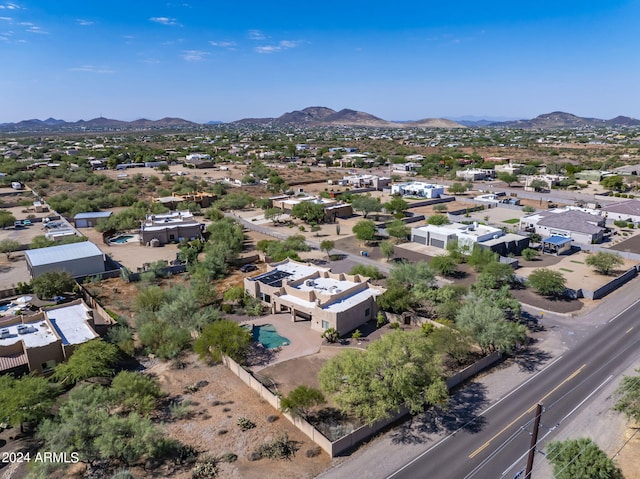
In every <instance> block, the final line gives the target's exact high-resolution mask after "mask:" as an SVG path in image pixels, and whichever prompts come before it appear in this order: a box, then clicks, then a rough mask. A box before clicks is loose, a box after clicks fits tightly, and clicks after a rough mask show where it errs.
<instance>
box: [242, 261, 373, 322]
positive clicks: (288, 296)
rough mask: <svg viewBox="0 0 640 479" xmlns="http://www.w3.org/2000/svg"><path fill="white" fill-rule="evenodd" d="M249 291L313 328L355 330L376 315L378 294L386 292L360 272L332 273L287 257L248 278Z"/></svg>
mask: <svg viewBox="0 0 640 479" xmlns="http://www.w3.org/2000/svg"><path fill="white" fill-rule="evenodd" d="M244 289H245V291H246V292H247V294H249V295H251V296H253V297H254V298H258V299H260V300H262V301H263V302H264V303H266V304H268V305H270V306H271V309H272V311H273V312H274V313H279V312H288V313H289V314H291V320H292V321H310V322H311V329H313V330H316V331H324V330H326V329H328V328H335V329H337V330H338V331H339V332H340V333H341V334H344V333H347V332H349V331H353V330H354V329H356V328H358V327H359V326H361V325H362V324H364V323H366V322H367V321H369V320H371V319H373V318H375V317H376V313H377V311H378V308H377V305H376V297H377V296H378V295H380V294H382V293H383V292H384V290H383V289H381V288H376V287H374V286H372V285H371V284H369V278H367V277H364V276H360V275H348V274H344V273H332V272H331V270H330V269H327V268H318V267H316V266H310V265H307V264H304V263H299V262H297V261H293V260H290V259H286V260H284V261H281V262H279V263H273V264H271V265H269V269H268V271H267V272H266V273H262V274H259V275H257V276H254V277H251V278H245V280H244Z"/></svg>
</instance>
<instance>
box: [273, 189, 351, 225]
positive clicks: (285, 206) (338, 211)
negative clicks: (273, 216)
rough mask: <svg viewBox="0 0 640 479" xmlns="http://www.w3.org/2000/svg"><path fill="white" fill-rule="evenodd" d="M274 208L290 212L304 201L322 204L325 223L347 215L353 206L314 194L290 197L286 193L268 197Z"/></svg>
mask: <svg viewBox="0 0 640 479" xmlns="http://www.w3.org/2000/svg"><path fill="white" fill-rule="evenodd" d="M269 199H270V200H271V204H272V206H273V207H274V208H280V209H282V211H284V212H285V213H291V210H292V209H293V207H294V206H295V205H297V204H299V203H302V202H304V201H308V202H311V203H315V204H320V205H323V206H324V213H325V217H324V220H325V221H326V222H327V223H333V222H334V221H335V220H336V218H342V217H348V216H351V215H352V214H353V208H352V207H351V205H350V204H348V203H343V202H341V201H338V200H334V199H330V198H320V197H316V196H305V197H298V198H296V197H290V196H287V195H281V196H273V197H271V198H269Z"/></svg>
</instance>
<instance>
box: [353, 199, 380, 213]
mask: <svg viewBox="0 0 640 479" xmlns="http://www.w3.org/2000/svg"><path fill="white" fill-rule="evenodd" d="M351 207H352V208H353V209H354V210H355V211H359V212H361V213H362V216H363V217H364V218H366V217H367V216H368V215H369V213H377V212H379V211H382V203H380V200H378V199H377V198H372V197H371V196H367V195H355V196H354V197H353V200H352V201H351Z"/></svg>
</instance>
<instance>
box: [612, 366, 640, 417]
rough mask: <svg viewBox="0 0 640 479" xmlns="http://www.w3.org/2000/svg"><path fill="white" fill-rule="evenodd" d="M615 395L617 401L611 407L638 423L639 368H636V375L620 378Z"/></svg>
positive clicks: (639, 397) (639, 399)
mask: <svg viewBox="0 0 640 479" xmlns="http://www.w3.org/2000/svg"><path fill="white" fill-rule="evenodd" d="M615 395H616V397H617V401H616V404H615V406H614V408H613V409H614V410H615V411H619V412H621V413H623V414H624V415H625V416H627V417H628V418H629V419H633V420H634V421H635V422H637V423H640V369H636V376H624V377H623V378H622V382H621V383H620V386H619V387H618V389H616V392H615Z"/></svg>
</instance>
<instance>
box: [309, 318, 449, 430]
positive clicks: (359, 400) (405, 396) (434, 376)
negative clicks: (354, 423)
mask: <svg viewBox="0 0 640 479" xmlns="http://www.w3.org/2000/svg"><path fill="white" fill-rule="evenodd" d="M440 363H441V358H440V356H439V355H438V354H436V353H435V351H434V348H433V345H432V343H431V342H430V341H429V340H428V339H427V338H426V337H424V335H422V333H420V332H417V331H416V332H409V333H408V332H404V331H393V332H390V333H387V334H385V335H384V336H382V337H381V338H380V339H379V340H377V341H374V342H373V343H372V344H371V345H370V346H369V347H368V348H367V350H366V351H360V350H347V351H345V352H343V353H341V354H340V355H339V356H336V357H334V358H331V359H330V360H329V361H328V362H327V363H326V364H325V365H324V366H323V367H322V369H321V370H320V373H319V380H320V385H321V387H322V389H323V391H324V392H325V393H327V394H329V395H331V397H332V398H333V400H334V401H335V402H336V404H337V405H338V406H339V407H340V409H342V410H343V411H345V412H347V413H351V414H354V415H355V416H357V417H359V418H360V419H362V420H363V421H365V422H367V423H372V422H375V421H378V420H380V419H383V418H386V417H389V416H390V415H391V414H394V413H395V412H398V411H399V410H400V409H401V408H402V407H405V406H406V407H408V408H409V410H410V411H411V412H412V413H414V414H415V413H418V412H420V411H422V410H423V409H424V408H425V407H426V406H428V405H430V404H442V403H443V402H444V401H446V399H447V397H448V390H447V386H446V383H445V381H444V379H443V378H442V372H441V364H440Z"/></svg>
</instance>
